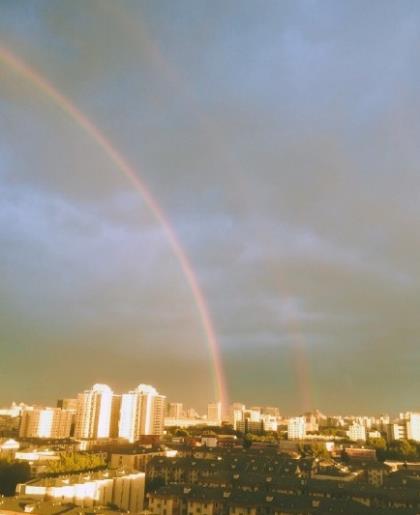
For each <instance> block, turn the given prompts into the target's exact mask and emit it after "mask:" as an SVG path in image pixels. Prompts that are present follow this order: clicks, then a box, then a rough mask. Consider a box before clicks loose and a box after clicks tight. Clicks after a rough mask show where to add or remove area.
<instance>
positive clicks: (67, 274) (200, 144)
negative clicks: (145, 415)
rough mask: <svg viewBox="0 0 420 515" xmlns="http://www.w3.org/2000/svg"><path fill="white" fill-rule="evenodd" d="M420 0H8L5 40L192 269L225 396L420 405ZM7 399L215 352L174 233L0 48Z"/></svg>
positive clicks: (127, 382)
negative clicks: (106, 147) (98, 136)
mask: <svg viewBox="0 0 420 515" xmlns="http://www.w3.org/2000/svg"><path fill="white" fill-rule="evenodd" d="M419 24H420V6H419V4H418V3H417V2H415V1H413V2H410V1H400V2H392V1H380V2H376V1H372V2H368V3H366V2H364V1H360V2H359V1H352V2H335V1H327V0H325V1H322V2H321V1H320V2H317V1H315V0H308V1H302V2H300V1H295V0H293V1H290V2H288V1H281V2H277V1H275V2H270V1H268V0H267V1H264V2H257V1H226V0H224V1H220V2H218V1H211V2H210V1H209V2H205V1H195V0H191V1H183V0H181V1H179V2H173V1H172V0H168V1H166V0H158V1H155V2H139V1H130V0H124V1H122V0H120V1H118V0H89V1H85V0H83V1H82V0H80V1H79V0H60V1H29V0H28V1H16V0H10V1H7V0H2V1H1V2H0V45H1V46H2V47H3V49H7V50H8V51H9V52H13V54H14V55H15V56H17V57H19V58H20V59H23V60H24V61H25V62H26V63H27V64H28V65H30V66H31V67H32V68H33V69H35V70H36V71H37V72H38V73H40V74H41V75H42V76H43V77H44V78H46V79H47V80H49V81H50V82H51V83H52V84H53V85H54V86H55V87H56V88H57V89H58V90H59V91H60V92H61V93H62V94H63V95H65V96H66V97H67V98H69V99H70V100H71V101H72V102H73V103H74V105H75V106H77V108H78V109H79V110H80V111H82V112H83V113H84V114H85V115H86V116H87V117H89V118H90V120H91V121H92V122H93V123H94V124H95V125H96V126H97V127H98V128H99V129H100V130H101V131H102V132H103V133H104V134H105V135H106V137H107V138H109V140H111V141H112V144H113V145H114V147H115V148H116V149H118V151H119V152H120V153H121V154H122V155H123V156H124V157H125V159H127V161H128V162H130V163H131V164H132V165H133V167H134V169H135V170H136V173H137V174H138V176H139V177H140V178H141V180H142V181H143V182H144V183H145V184H146V185H147V187H148V188H149V189H150V191H151V192H152V193H153V195H154V197H155V199H156V200H157V202H158V203H159V205H160V206H161V208H162V209H163V210H164V211H165V213H166V214H167V216H168V218H169V219H170V221H171V223H172V226H173V228H174V229H175V231H176V233H177V235H178V238H179V240H180V241H181V243H182V245H183V247H184V249H185V251H186V253H187V254H188V256H189V258H190V260H191V262H192V263H193V266H194V269H195V273H196V275H197V278H198V281H199V283H200V285H201V287H202V289H203V292H204V294H205V297H206V299H207V302H208V306H209V310H210V312H211V316H212V318H213V321H214V327H215V331H216V334H217V337H218V340H219V344H220V351H221V355H222V360H223V366H224V373H225V377H226V382H227V384H228V389H229V396H230V398H231V400H237V401H243V402H246V403H249V404H263V403H264V404H271V405H277V406H279V407H280V409H281V411H282V412H283V413H298V412H300V411H302V410H303V409H307V408H315V407H318V408H320V409H322V410H324V411H328V412H338V411H341V412H344V413H349V412H360V413H361V412H369V411H370V412H381V411H390V412H398V411H399V410H403V409H410V408H411V409H416V408H417V409H418V408H419V407H420V401H419V396H418V392H419V388H420V374H419V373H418V366H419V359H420V345H419V344H420V311H419V310H420V277H419V276H420V168H419V165H420V146H419V144H418V142H419V136H420V90H419V88H420V68H419V67H418V55H419V51H420V33H419V30H418V27H419ZM0 348H1V355H0V402H1V403H4V404H5V403H8V402H10V401H12V400H16V401H20V400H23V401H27V402H35V401H36V402H53V401H54V399H55V398H57V397H61V396H72V395H75V394H76V393H77V392H78V391H81V390H82V389H84V388H86V387H88V386H89V385H91V384H92V383H94V382H106V383H109V384H110V385H111V386H112V387H113V388H114V389H115V390H116V391H124V390H126V389H128V388H132V387H134V386H135V385H136V384H138V383H140V382H146V383H151V384H153V385H155V386H156V387H157V388H158V389H159V391H161V392H162V393H164V394H166V395H167V396H168V397H169V398H170V400H174V401H184V403H185V404H186V405H195V406H197V407H199V408H200V409H202V408H203V407H204V406H205V404H206V403H207V402H208V401H211V400H213V399H214V398H215V396H216V393H215V387H214V367H213V363H212V358H211V353H210V351H209V348H208V344H207V341H206V336H205V332H204V331H203V327H202V324H201V321H200V317H199V314H198V310H197V306H196V304H195V301H194V297H193V295H192V293H191V290H190V287H189V285H188V283H187V281H186V279H185V276H184V274H183V272H182V270H181V267H180V265H179V263H178V261H177V259H176V257H174V254H173V252H172V249H171V246H170V244H169V243H168V240H167V238H166V236H165V233H164V231H163V230H162V227H161V226H160V225H159V223H157V220H156V218H155V217H154V215H153V213H151V211H150V209H149V208H148V207H147V205H146V203H145V201H144V199H143V198H142V197H141V195H139V193H138V192H137V191H136V190H135V189H133V187H132V185H131V184H130V182H129V181H127V179H126V177H124V176H123V174H122V173H121V171H119V170H118V168H117V167H116V166H115V165H114V164H113V163H112V162H111V161H110V159H109V156H108V155H107V154H106V153H105V152H104V151H103V149H101V148H100V147H99V146H98V145H97V143H96V142H95V141H94V139H93V138H92V137H91V136H90V135H89V134H87V133H86V132H85V131H83V130H82V129H81V127H80V126H79V125H78V124H77V123H75V121H74V120H72V119H71V118H70V117H69V116H68V115H66V113H65V112H63V110H62V109H60V107H59V106H58V105H57V104H56V103H55V102H54V101H53V99H52V98H50V97H48V96H47V95H45V92H42V91H41V90H40V89H38V88H37V87H36V86H34V84H33V83H31V82H30V81H28V80H27V78H25V77H24V76H22V74H19V73H17V72H16V70H15V69H13V68H12V67H11V66H10V65H8V64H7V63H6V62H5V61H4V60H1V59H0Z"/></svg>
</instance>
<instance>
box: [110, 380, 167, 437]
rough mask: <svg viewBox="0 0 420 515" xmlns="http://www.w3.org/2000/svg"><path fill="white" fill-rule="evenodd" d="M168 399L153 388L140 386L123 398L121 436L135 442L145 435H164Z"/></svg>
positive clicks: (125, 394)
mask: <svg viewBox="0 0 420 515" xmlns="http://www.w3.org/2000/svg"><path fill="white" fill-rule="evenodd" d="M165 402H166V397H165V396H164V395H159V394H158V392H157V391H156V389H155V388H153V386H150V385H145V384H140V385H139V386H138V387H137V388H136V389H135V390H133V391H131V392H128V393H124V394H123V395H122V398H121V411H120V427H119V433H118V434H119V436H120V437H121V438H126V439H127V440H128V441H129V442H135V441H137V440H139V438H140V437H141V436H143V435H160V434H162V433H163V423H164V416H165Z"/></svg>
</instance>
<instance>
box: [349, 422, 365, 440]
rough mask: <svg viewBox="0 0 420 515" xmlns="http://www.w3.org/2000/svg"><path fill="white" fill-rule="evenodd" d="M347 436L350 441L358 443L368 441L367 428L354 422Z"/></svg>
mask: <svg viewBox="0 0 420 515" xmlns="http://www.w3.org/2000/svg"><path fill="white" fill-rule="evenodd" d="M347 436H348V437H349V438H350V440H354V441H355V442H357V441H363V442H364V441H366V427H365V426H364V425H363V424H359V423H357V422H354V423H353V424H352V425H351V426H350V427H349V430H348V431H347Z"/></svg>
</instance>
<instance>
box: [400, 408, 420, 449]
mask: <svg viewBox="0 0 420 515" xmlns="http://www.w3.org/2000/svg"><path fill="white" fill-rule="evenodd" d="M404 421H405V424H406V428H407V438H408V439H409V440H414V441H416V442H420V413H410V412H409V413H405V414H404Z"/></svg>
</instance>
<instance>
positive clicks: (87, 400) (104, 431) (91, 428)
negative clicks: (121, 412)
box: [75, 384, 114, 438]
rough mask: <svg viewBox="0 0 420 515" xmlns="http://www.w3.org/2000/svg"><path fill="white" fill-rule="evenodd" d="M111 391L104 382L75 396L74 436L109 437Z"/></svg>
mask: <svg viewBox="0 0 420 515" xmlns="http://www.w3.org/2000/svg"><path fill="white" fill-rule="evenodd" d="M113 397H114V395H113V393H112V390H111V388H110V387H109V386H107V385H105V384H95V385H94V386H93V387H92V388H91V389H90V390H85V391H84V392H83V393H79V395H78V396H77V413H76V429H75V437H76V438H109V436H110V432H111V415H112V404H113Z"/></svg>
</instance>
